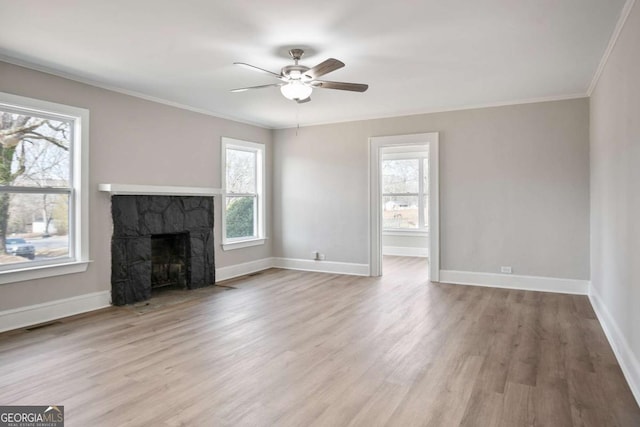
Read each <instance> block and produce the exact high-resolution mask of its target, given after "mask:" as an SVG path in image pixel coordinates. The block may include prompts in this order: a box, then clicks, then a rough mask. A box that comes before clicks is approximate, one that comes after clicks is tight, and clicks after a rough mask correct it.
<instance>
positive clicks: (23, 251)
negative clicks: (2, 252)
mask: <svg viewBox="0 0 640 427" xmlns="http://www.w3.org/2000/svg"><path fill="white" fill-rule="evenodd" d="M5 247H6V251H7V253H8V254H9V255H17V256H23V257H25V258H29V259H34V258H35V257H36V248H35V247H34V246H33V245H32V244H30V243H27V241H26V240H24V239H22V238H16V237H12V238H9V239H7V240H6V245H5Z"/></svg>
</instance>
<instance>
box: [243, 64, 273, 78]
mask: <svg viewBox="0 0 640 427" xmlns="http://www.w3.org/2000/svg"><path fill="white" fill-rule="evenodd" d="M233 65H239V66H241V67H243V68H246V69H248V70H253V71H258V72H259V73H265V74H269V75H271V76H273V77H275V78H277V79H280V78H282V76H281V75H280V74H277V73H274V72H273V71H269V70H265V69H264V68H260V67H256V66H255V65H251V64H247V63H244V62H234V63H233Z"/></svg>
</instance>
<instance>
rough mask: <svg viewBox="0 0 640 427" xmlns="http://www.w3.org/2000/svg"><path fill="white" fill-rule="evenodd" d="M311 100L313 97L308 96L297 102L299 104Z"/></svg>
mask: <svg viewBox="0 0 640 427" xmlns="http://www.w3.org/2000/svg"><path fill="white" fill-rule="evenodd" d="M309 101H311V97H310V96H307V97H306V98H305V99H298V100H297V101H296V102H297V103H298V104H304V103H305V102H309Z"/></svg>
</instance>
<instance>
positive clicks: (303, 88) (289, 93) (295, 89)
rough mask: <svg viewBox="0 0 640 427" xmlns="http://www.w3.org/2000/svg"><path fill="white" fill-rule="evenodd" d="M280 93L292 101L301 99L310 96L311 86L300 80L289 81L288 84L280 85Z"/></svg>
mask: <svg viewBox="0 0 640 427" xmlns="http://www.w3.org/2000/svg"><path fill="white" fill-rule="evenodd" d="M280 92H282V95H283V96H284V97H285V98H287V99H290V100H292V101H301V100H303V99H307V98H308V97H309V96H311V92H313V88H312V87H311V86H307V85H305V84H304V83H302V82H301V81H300V80H293V81H290V82H289V83H288V84H286V85H284V86H281V87H280Z"/></svg>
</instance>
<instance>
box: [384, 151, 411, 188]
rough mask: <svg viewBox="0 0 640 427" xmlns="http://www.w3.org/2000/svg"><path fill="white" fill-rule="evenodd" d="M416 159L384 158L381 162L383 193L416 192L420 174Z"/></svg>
mask: <svg viewBox="0 0 640 427" xmlns="http://www.w3.org/2000/svg"><path fill="white" fill-rule="evenodd" d="M419 164H420V163H419V160H418V159H406V160H384V161H383V162H382V192H383V193H417V192H418V179H419V176H420V170H419Z"/></svg>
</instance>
